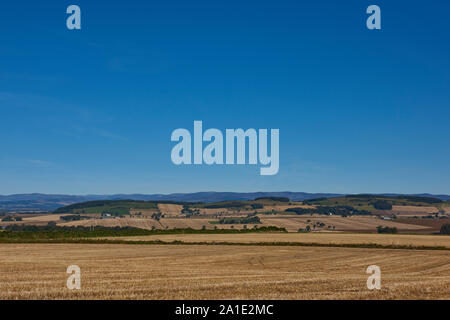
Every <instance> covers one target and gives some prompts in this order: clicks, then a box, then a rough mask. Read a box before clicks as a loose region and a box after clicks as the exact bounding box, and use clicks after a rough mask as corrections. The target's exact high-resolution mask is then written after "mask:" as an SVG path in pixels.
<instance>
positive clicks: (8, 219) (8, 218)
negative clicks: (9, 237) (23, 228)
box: [2, 216, 22, 222]
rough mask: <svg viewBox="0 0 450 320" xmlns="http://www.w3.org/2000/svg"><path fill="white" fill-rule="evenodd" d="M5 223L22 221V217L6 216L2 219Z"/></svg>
mask: <svg viewBox="0 0 450 320" xmlns="http://www.w3.org/2000/svg"><path fill="white" fill-rule="evenodd" d="M2 221H3V222H13V221H22V218H21V217H14V216H6V217H4V218H2Z"/></svg>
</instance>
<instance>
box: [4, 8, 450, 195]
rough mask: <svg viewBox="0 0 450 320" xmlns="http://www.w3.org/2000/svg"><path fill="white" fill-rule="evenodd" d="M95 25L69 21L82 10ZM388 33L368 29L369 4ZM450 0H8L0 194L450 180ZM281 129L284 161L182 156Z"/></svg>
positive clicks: (355, 186)
mask: <svg viewBox="0 0 450 320" xmlns="http://www.w3.org/2000/svg"><path fill="white" fill-rule="evenodd" d="M70 4H77V5H79V6H80V7H81V10H82V30H80V31H69V30H67V29H66V22H65V20H66V17H67V14H66V13H65V11H66V8H67V6H68V5H70ZM370 4H377V5H379V6H380V7H381V11H382V30H379V31H370V30H368V29H367V28H366V26H365V20H366V17H367V15H366V14H365V10H366V8H367V6H368V5H370ZM449 14H450V3H449V2H448V1H436V0H434V1H433V0H432V1H379V0H377V1H361V0H355V1H334V0H327V1H324V0H318V1H304V2H303V1H298V0H295V1H294V0H292V1H286V0H277V1H273V0H272V1H265V0H258V1H243V0H227V1H212V0H204V1H203V0H202V1H199V0H189V1H185V0H169V1H137V0H127V1H81V0H74V1H70V2H69V1H48V0H43V1H20V0H18V1H2V3H1V5H0V110H1V114H0V138H1V140H0V194H12V193H28V192H43V193H70V194H91V193H97V194H99V193H101V194H103V193H171V192H194V191H285V190H290V191H307V192H342V193H369V192H370V193H372V192H373V193H375V192H379V193H381V192H396V193H421V192H430V193H447V194H450V165H449V163H450V147H449V141H450V125H449V120H450V61H449V60H450V19H449V18H448V17H449ZM194 120H202V121H203V125H204V127H206V128H219V129H221V130H225V128H244V129H245V128H279V129H280V170H279V173H278V174H277V175H275V176H260V175H259V166H255V165H253V166H210V167H209V166H206V165H203V166H175V165H174V164H172V162H171V160H170V151H171V148H172V147H173V145H174V143H172V142H171V141H170V134H171V132H172V131H173V130H174V129H176V128H188V129H190V130H192V126H193V121H194Z"/></svg>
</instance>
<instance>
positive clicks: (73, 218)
mask: <svg viewBox="0 0 450 320" xmlns="http://www.w3.org/2000/svg"><path fill="white" fill-rule="evenodd" d="M59 219H61V220H63V221H78V220H85V219H90V217H88V216H82V215H79V214H71V215H68V216H61V217H59Z"/></svg>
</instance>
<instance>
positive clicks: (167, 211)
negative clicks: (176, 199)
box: [158, 203, 183, 217]
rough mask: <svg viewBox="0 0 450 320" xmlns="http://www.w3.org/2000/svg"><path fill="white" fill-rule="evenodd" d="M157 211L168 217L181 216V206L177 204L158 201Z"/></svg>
mask: <svg viewBox="0 0 450 320" xmlns="http://www.w3.org/2000/svg"><path fill="white" fill-rule="evenodd" d="M158 209H159V211H160V212H161V213H162V214H163V215H165V216H169V217H181V216H182V214H181V210H182V209H183V206H181V205H179V204H167V203H158Z"/></svg>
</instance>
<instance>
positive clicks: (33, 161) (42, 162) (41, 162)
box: [26, 159, 54, 167]
mask: <svg viewBox="0 0 450 320" xmlns="http://www.w3.org/2000/svg"><path fill="white" fill-rule="evenodd" d="M26 161H27V162H28V163H30V164H32V165H35V166H38V167H52V166H53V165H54V163H53V162H50V161H45V160H39V159H27V160H26Z"/></svg>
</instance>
